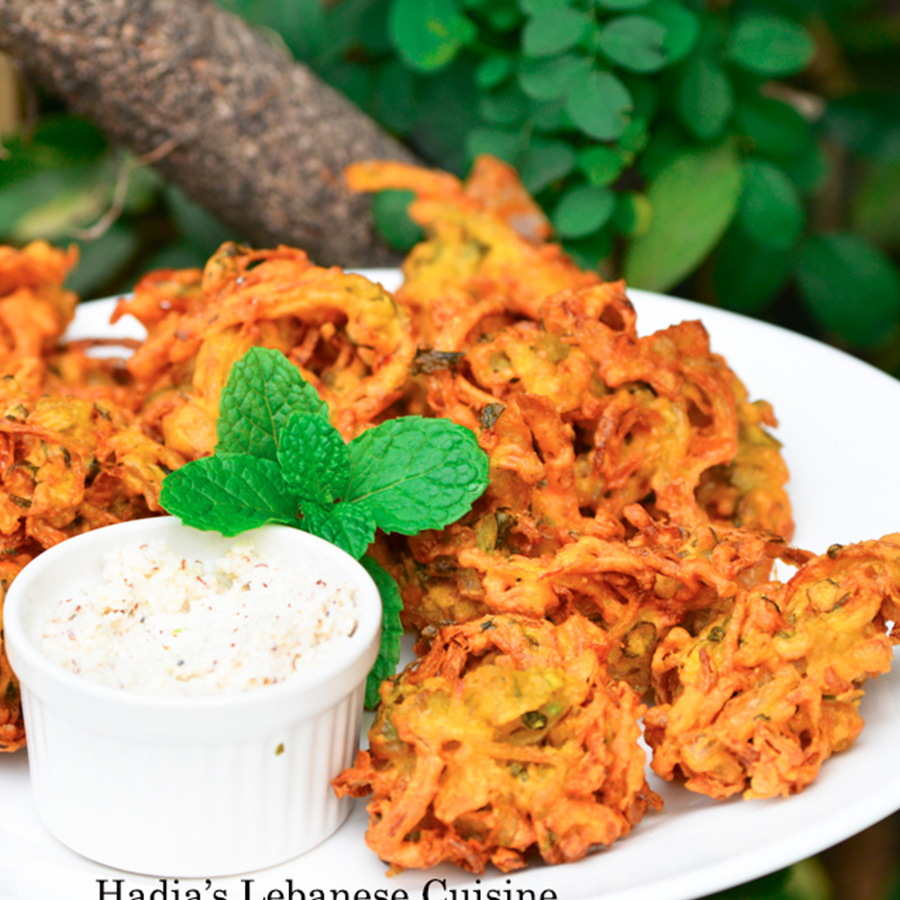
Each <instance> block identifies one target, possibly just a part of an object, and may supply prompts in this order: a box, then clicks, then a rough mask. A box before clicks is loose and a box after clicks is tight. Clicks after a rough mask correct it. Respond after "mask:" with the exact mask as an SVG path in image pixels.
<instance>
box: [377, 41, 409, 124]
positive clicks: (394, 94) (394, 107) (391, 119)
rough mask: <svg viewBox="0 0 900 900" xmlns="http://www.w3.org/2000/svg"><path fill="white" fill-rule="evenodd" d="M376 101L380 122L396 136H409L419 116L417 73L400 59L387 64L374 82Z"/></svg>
mask: <svg viewBox="0 0 900 900" xmlns="http://www.w3.org/2000/svg"><path fill="white" fill-rule="evenodd" d="M374 101H375V106H374V110H375V116H376V117H377V119H378V121H379V122H380V123H381V124H382V125H383V126H384V127H385V128H387V129H388V130H389V131H391V132H393V133H395V134H407V133H408V132H409V131H410V130H411V129H412V128H413V127H414V126H415V125H416V123H417V121H418V114H419V103H418V98H417V95H416V75H415V73H413V72H412V71H410V70H409V69H408V68H407V67H406V66H404V65H403V63H401V62H400V61H399V60H397V59H392V60H391V61H390V62H388V63H386V64H385V65H384V66H382V67H381V69H380V70H379V72H378V75H377V77H376V79H375V92H374Z"/></svg>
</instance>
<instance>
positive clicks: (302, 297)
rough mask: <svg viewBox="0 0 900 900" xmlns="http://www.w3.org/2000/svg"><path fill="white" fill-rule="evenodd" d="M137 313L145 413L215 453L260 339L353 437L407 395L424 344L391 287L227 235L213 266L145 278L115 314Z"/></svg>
mask: <svg viewBox="0 0 900 900" xmlns="http://www.w3.org/2000/svg"><path fill="white" fill-rule="evenodd" d="M126 313H127V314H131V315H133V316H134V317H136V318H137V319H138V320H139V321H140V322H141V323H142V324H143V325H144V326H145V327H146V328H147V331H148V334H147V339H146V340H145V341H144V342H143V344H142V345H141V346H140V347H139V348H138V349H137V351H136V352H135V353H134V355H133V356H132V357H131V358H130V359H129V360H128V371H129V372H130V373H131V375H132V376H133V378H134V379H135V382H136V385H137V389H138V390H139V391H140V392H141V393H142V394H143V396H144V397H145V398H146V399H145V402H144V403H143V404H142V407H141V417H142V419H143V422H144V424H145V425H146V426H147V427H148V429H149V431H150V434H151V435H153V436H154V437H155V438H157V439H158V440H159V441H161V442H162V443H164V444H165V445H166V446H167V447H170V448H172V449H173V450H176V451H177V452H179V453H181V454H182V455H184V456H185V457H186V458H187V459H196V458H198V457H200V456H206V455H209V454H210V453H212V451H213V448H214V447H215V444H216V418H217V416H218V410H219V396H220V394H221V391H222V388H223V387H224V385H225V382H226V380H227V378H228V373H229V371H230V370H231V366H232V364H233V363H234V362H236V361H237V360H238V359H240V357H241V356H243V355H244V353H245V352H246V351H247V350H248V349H249V348H250V347H251V346H262V347H270V348H274V349H278V350H282V351H283V352H284V353H285V354H286V355H287V356H288V358H289V359H290V360H291V361H292V362H294V363H295V364H296V365H297V366H298V367H299V368H300V371H301V372H302V374H303V376H304V378H305V379H306V380H307V381H309V382H310V383H311V384H313V385H314V386H315V387H316V389H317V390H318V391H319V393H320V394H321V396H322V398H323V399H324V400H325V401H326V402H327V403H328V406H329V407H330V409H331V416H332V422H333V424H334V425H335V427H337V428H338V430H339V431H340V432H341V434H342V435H343V436H344V438H345V439H346V440H351V439H352V438H353V437H355V436H356V435H357V434H358V433H359V431H361V430H362V429H363V428H365V427H366V425H368V424H371V423H372V422H374V421H376V420H377V418H378V416H380V415H381V414H382V413H383V412H384V411H385V410H386V409H387V408H388V407H389V406H390V405H391V404H392V403H393V402H394V401H395V400H396V399H397V398H398V397H399V396H400V394H401V393H402V390H403V387H404V385H405V382H406V378H407V374H408V371H409V366H410V363H411V361H412V358H413V355H414V352H415V343H414V340H413V337H412V333H411V330H410V326H409V322H408V319H407V315H406V313H405V312H404V310H403V308H402V307H401V306H400V305H398V304H397V303H396V302H395V300H394V298H393V297H391V295H390V294H389V293H388V292H387V291H385V290H384V289H383V288H382V287H380V286H379V285H377V284H373V283H372V282H370V281H369V280H368V279H366V278H363V277H361V276H359V275H352V274H348V273H345V272H342V271H341V270H340V269H338V268H331V269H322V268H319V267H317V266H314V265H313V264H312V263H311V262H310V261H309V259H308V257H307V256H306V254H305V253H303V252H302V251H301V250H294V249H291V248H288V247H279V248H277V249H276V250H251V249H249V248H247V247H240V246H237V245H235V244H224V245H223V246H222V247H221V248H220V249H219V251H218V252H217V253H216V254H215V256H213V257H212V258H211V259H210V260H209V262H208V263H207V265H206V267H205V269H204V270H203V272H202V273H201V272H200V271H197V270H187V271H184V272H173V271H164V272H159V273H154V274H152V275H150V276H147V277H146V278H144V279H143V280H142V281H141V282H139V283H138V285H137V287H136V288H135V292H134V296H133V298H129V299H125V300H123V301H122V302H121V303H120V304H119V307H118V309H117V310H116V313H115V317H114V318H118V317H120V316H122V315H125V314H126Z"/></svg>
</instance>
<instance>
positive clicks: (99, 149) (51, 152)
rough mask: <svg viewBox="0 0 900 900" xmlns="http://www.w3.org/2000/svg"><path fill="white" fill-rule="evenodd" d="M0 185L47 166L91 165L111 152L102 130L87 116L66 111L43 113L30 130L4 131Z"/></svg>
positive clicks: (42, 169) (19, 179)
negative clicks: (66, 112)
mask: <svg viewBox="0 0 900 900" xmlns="http://www.w3.org/2000/svg"><path fill="white" fill-rule="evenodd" d="M3 149H4V151H5V152H4V155H3V159H2V161H0V188H2V187H3V186H4V185H7V184H12V183H13V182H17V181H21V180H22V179H24V178H27V177H28V176H29V175H33V174H35V173H36V172H40V171H45V170H48V169H69V168H74V167H79V168H80V167H82V166H83V167H90V166H93V165H95V164H97V163H100V162H102V161H103V159H104V158H106V157H107V156H108V150H109V147H108V145H107V143H106V140H105V139H104V137H103V135H102V134H101V132H100V131H98V130H97V128H95V127H94V126H93V125H91V124H90V123H89V122H87V121H86V120H85V119H81V118H79V117H78V116H71V115H67V114H46V115H43V116H41V117H40V118H39V119H38V120H37V122H36V123H35V125H34V129H33V130H30V129H29V128H28V127H27V126H26V127H24V128H23V129H22V130H21V131H19V132H13V133H11V134H6V133H4V135H3Z"/></svg>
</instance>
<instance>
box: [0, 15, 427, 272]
mask: <svg viewBox="0 0 900 900" xmlns="http://www.w3.org/2000/svg"><path fill="white" fill-rule="evenodd" d="M0 50H5V51H6V52H7V53H9V54H10V56H12V57H13V58H14V59H15V60H16V61H17V63H18V65H19V66H20V68H21V69H22V71H23V72H24V73H25V75H26V76H27V77H28V78H30V79H32V80H33V81H35V82H37V83H39V84H40V85H42V86H43V87H44V88H46V89H47V90H48V91H50V92H51V93H53V94H54V95H56V96H58V97H59V98H61V99H62V100H63V101H64V102H65V103H66V104H67V105H68V106H69V107H70V108H71V109H72V110H73V111H74V112H77V113H79V114H81V115H84V116H85V117H86V118H88V119H90V120H91V121H93V122H95V123H96V124H97V125H98V126H99V127H100V128H101V129H102V130H103V131H104V132H105V133H106V134H107V135H108V136H109V138H110V139H111V140H113V141H115V142H119V143H122V144H124V145H126V146H128V147H129V148H130V149H131V150H132V151H133V152H134V153H136V154H137V155H138V156H140V157H143V158H144V159H146V160H147V161H149V162H152V163H153V164H154V165H156V166H157V168H158V169H159V170H160V171H161V172H162V173H163V175H165V176H166V177H167V178H169V179H171V180H172V181H174V182H176V183H177V184H179V185H181V186H182V187H183V188H184V189H185V191H187V193H188V194H189V195H190V196H191V197H193V198H194V199H195V200H196V201H198V202H199V203H201V204H202V205H204V206H205V207H207V208H208V209H210V210H211V211H212V212H214V213H215V214H216V215H218V216H219V218H221V219H222V220H223V221H224V222H226V223H228V224H229V225H230V226H231V227H233V228H235V229H236V230H237V231H238V232H239V233H241V234H242V235H244V236H245V237H246V238H247V240H249V241H250V242H252V243H254V244H256V245H257V246H272V245H274V244H277V243H279V242H280V243H288V244H292V245H294V246H298V247H302V248H303V249H305V250H307V252H308V253H309V254H310V256H311V257H312V258H313V260H315V261H316V262H318V263H321V264H338V265H344V266H351V265H355V266H360V265H383V264H388V263H390V262H391V261H393V259H394V256H393V254H392V253H391V251H390V250H389V249H388V248H387V247H385V246H384V245H383V244H382V243H381V242H380V241H379V240H378V238H377V237H376V235H375V234H374V232H373V229H372V224H371V219H370V216H369V213H368V199H367V198H365V197H360V196H357V195H354V194H353V193H351V192H350V191H349V190H348V189H347V187H346V185H345V183H344V179H343V174H342V173H343V169H344V167H345V166H346V165H348V164H349V163H350V162H353V161H355V160H361V159H373V158H377V159H400V160H412V159H413V157H412V155H411V154H410V153H409V151H407V150H406V149H405V148H404V147H403V146H402V145H400V144H399V143H398V142H396V141H395V140H394V139H393V138H391V137H390V136H388V135H387V134H386V133H385V132H383V131H382V130H381V129H380V128H379V127H378V126H377V125H376V124H375V123H374V122H372V120H371V119H369V118H368V117H366V116H365V115H364V114H363V113H362V112H361V111H360V110H359V109H357V108H356V107H355V106H353V104H351V103H350V102H349V101H348V100H347V99H346V98H345V97H343V96H342V95H341V94H339V93H338V92H336V91H334V90H333V89H331V88H330V87H328V86H327V85H325V84H324V83H323V82H322V81H321V80H320V79H318V78H317V77H316V76H315V75H314V74H313V73H312V72H310V71H309V69H307V68H306V67H305V66H302V65H300V64H297V63H295V62H294V61H293V60H292V59H291V58H290V57H289V56H288V54H287V52H286V51H284V50H282V49H281V48H279V47H276V46H274V45H273V44H272V43H271V42H269V41H267V40H266V39H265V38H264V37H263V36H262V35H261V34H260V33H257V32H256V31H254V30H253V29H251V28H250V27H249V26H248V25H247V23H246V22H244V21H243V20H242V19H240V18H238V17H237V16H234V15H232V14H230V13H228V12H226V11H225V10H223V9H221V8H220V7H218V6H217V5H215V4H214V3H212V2H210V0H78V2H77V3H73V2H72V0H0Z"/></svg>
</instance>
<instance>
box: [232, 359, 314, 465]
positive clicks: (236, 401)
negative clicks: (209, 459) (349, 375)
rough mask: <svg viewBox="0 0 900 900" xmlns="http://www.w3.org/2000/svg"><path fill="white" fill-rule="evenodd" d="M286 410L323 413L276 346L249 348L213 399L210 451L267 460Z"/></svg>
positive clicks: (273, 452)
mask: <svg viewBox="0 0 900 900" xmlns="http://www.w3.org/2000/svg"><path fill="white" fill-rule="evenodd" d="M291 412H299V413H307V414H310V415H320V416H323V417H325V418H327V417H328V407H327V406H326V405H325V402H324V401H323V400H322V398H321V397H319V395H318V394H317V393H316V390H315V388H314V387H313V386H312V385H311V384H308V383H307V382H306V381H304V379H303V376H302V375H301V374H300V371H299V369H298V368H297V367H296V366H295V365H293V364H292V363H291V362H290V361H289V360H288V358H287V357H286V356H285V355H284V354H283V353H281V352H280V351H279V350H267V349H264V348H263V347H251V348H250V349H249V350H248V351H247V352H246V353H245V354H244V355H243V356H242V357H241V358H240V359H239V360H238V361H237V362H236V363H235V364H234V365H233V366H232V367H231V372H230V373H229V375H228V383H227V384H226V385H225V388H224V390H223V391H222V395H221V397H220V399H219V421H218V424H217V426H216V430H217V434H218V438H219V443H218V445H217V446H216V454H219V453H248V454H250V455H251V456H258V457H263V458H264V459H270V460H272V461H273V462H274V461H275V460H276V459H277V453H278V433H279V432H280V431H281V429H282V428H283V427H284V424H285V422H286V421H287V418H288V416H289V415H290V414H291Z"/></svg>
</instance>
